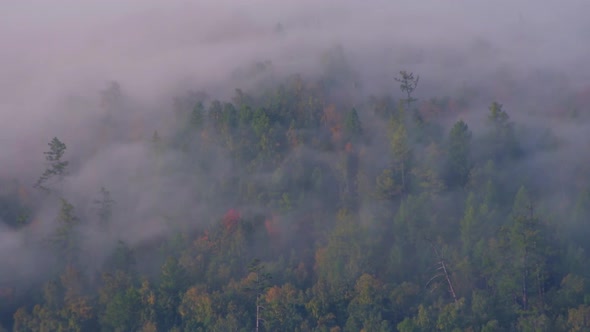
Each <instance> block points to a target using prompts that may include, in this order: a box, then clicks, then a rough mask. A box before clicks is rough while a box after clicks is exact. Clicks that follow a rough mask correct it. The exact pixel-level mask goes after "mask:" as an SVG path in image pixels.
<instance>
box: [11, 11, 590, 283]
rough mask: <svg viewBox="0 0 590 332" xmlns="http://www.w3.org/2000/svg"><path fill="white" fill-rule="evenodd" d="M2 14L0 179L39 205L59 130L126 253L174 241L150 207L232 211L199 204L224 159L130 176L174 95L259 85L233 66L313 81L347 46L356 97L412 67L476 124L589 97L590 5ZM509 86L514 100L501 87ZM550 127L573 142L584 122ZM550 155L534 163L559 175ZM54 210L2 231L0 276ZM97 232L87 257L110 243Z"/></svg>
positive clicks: (531, 116) (23, 262)
mask: <svg viewBox="0 0 590 332" xmlns="http://www.w3.org/2000/svg"><path fill="white" fill-rule="evenodd" d="M2 6H3V8H2V13H0V45H1V47H0V117H1V119H2V121H0V143H1V144H2V146H3V151H2V154H0V179H3V180H6V181H7V182H8V181H10V180H12V179H18V180H19V181H20V183H21V184H23V185H24V186H25V187H27V188H30V189H27V190H29V191H30V192H29V195H31V196H32V197H33V198H32V199H38V200H40V201H42V200H43V198H42V196H39V197H37V196H38V195H37V194H35V193H34V190H33V189H32V188H31V186H32V185H33V183H34V182H35V180H36V179H37V178H38V176H39V175H40V174H41V173H42V171H43V169H44V167H45V165H44V160H43V151H46V150H47V142H49V141H50V140H51V138H52V137H54V136H57V137H59V138H60V139H61V140H62V141H63V142H65V143H66V145H67V147H68V152H67V156H66V159H68V160H70V161H71V162H72V169H71V172H72V174H71V175H70V177H68V181H67V182H66V184H65V187H64V188H63V192H64V193H66V196H68V197H71V199H72V200H73V201H74V203H75V204H74V205H75V206H76V211H77V213H79V214H80V216H81V217H82V216H83V215H84V214H88V215H90V214H91V213H92V211H91V210H92V209H91V206H92V204H91V203H92V200H94V199H96V195H97V194H98V192H99V189H100V187H101V186H105V187H107V188H109V190H110V191H111V192H112V193H113V196H114V198H115V200H116V201H117V209H116V211H117V212H118V213H119V218H120V219H121V220H124V221H122V222H121V223H120V225H118V226H116V227H117V229H116V230H114V232H115V233H116V234H117V235H118V236H119V237H121V238H123V239H125V240H126V241H129V242H130V243H131V244H132V245H133V244H138V243H141V242H142V241H144V240H149V239H151V238H153V237H156V236H158V235H161V234H162V233H164V232H166V227H167V226H166V223H165V221H163V220H160V219H158V218H159V217H154V211H155V210H169V211H170V210H171V211H179V210H180V211H181V212H180V214H181V215H182V216H184V217H192V218H194V219H195V220H199V221H198V222H201V221H200V220H205V219H206V216H208V215H215V214H218V213H219V212H221V211H223V210H224V209H227V204H223V202H220V203H219V206H211V205H204V204H201V203H200V200H199V198H198V197H199V195H202V194H199V193H197V191H198V190H196V189H195V188H194V186H193V185H195V184H197V185H198V187H199V188H207V187H208V186H209V185H210V181H212V180H211V178H215V177H222V176H223V175H224V174H226V172H229V171H230V169H229V166H227V165H226V161H225V159H224V158H225V156H224V155H223V154H221V153H217V152H215V151H209V152H208V154H207V158H209V159H211V160H212V163H215V164H216V166H215V168H214V170H212V171H211V172H214V174H210V175H211V176H208V177H203V178H194V177H190V178H187V177H186V176H185V175H183V174H184V173H183V172H179V173H178V174H179V175H178V176H173V177H167V178H166V179H164V180H163V179H159V178H158V177H150V174H151V173H150V172H154V174H155V172H156V171H155V170H152V169H150V168H148V169H147V170H144V171H145V172H147V173H146V174H143V175H144V176H145V177H144V178H143V180H137V181H136V182H134V183H135V185H133V186H131V185H130V184H129V183H130V181H135V180H130V179H131V178H132V177H133V176H136V175H137V176H139V175H138V174H137V173H138V172H139V169H142V165H143V164H144V163H145V161H146V160H147V159H148V158H149V157H148V156H147V154H148V153H147V152H146V147H145V146H144V144H143V143H141V142H142V141H145V140H147V139H149V138H150V137H151V135H152V134H153V132H154V131H155V130H158V131H159V132H164V133H165V132H166V127H167V126H168V125H170V123H169V122H170V121H171V120H170V119H171V115H172V105H173V98H174V97H175V96H179V95H183V94H184V93H186V92H187V91H189V90H190V91H206V92H207V93H209V94H210V95H212V96H216V97H223V98H227V97H229V96H232V95H233V93H234V89H235V88H246V89H247V88H250V87H253V83H252V79H251V78H250V77H248V76H247V75H246V76H244V75H242V76H240V75H236V73H239V69H240V68H241V69H242V70H244V68H248V66H251V65H252V63H254V62H256V61H271V62H272V68H273V75H276V76H277V77H282V76H286V75H289V74H294V73H302V74H304V75H308V76H312V77H313V76H314V75H316V74H317V73H318V72H319V71H321V70H322V62H321V56H322V54H324V53H325V52H326V50H329V49H331V48H332V47H335V46H341V47H342V48H343V50H344V52H345V54H346V56H347V58H348V61H349V62H350V67H351V68H353V69H354V70H355V71H356V73H357V74H358V77H359V81H360V83H361V85H362V88H361V90H360V91H361V92H360V93H361V94H363V95H365V96H367V95H370V94H383V93H389V94H392V95H394V96H395V97H399V96H401V95H400V93H399V89H398V83H396V82H395V81H394V77H395V75H396V73H398V72H399V71H400V70H408V71H412V72H414V73H417V74H419V75H420V77H421V81H420V86H419V88H418V90H417V91H416V97H417V98H426V99H427V98H430V97H431V96H444V95H461V94H463V93H466V91H477V92H478V96H479V97H478V98H479V100H478V101H477V102H476V103H474V104H473V105H474V106H473V107H474V110H473V113H472V114H471V115H467V116H468V117H469V118H470V119H472V120H473V121H478V119H480V120H481V117H482V116H484V115H485V110H486V107H487V105H489V103H490V102H491V101H493V100H497V99H499V100H498V101H499V102H501V103H503V104H505V106H506V107H507V108H508V110H509V112H510V115H511V116H512V117H513V118H515V119H525V120H527V121H531V123H543V122H545V121H549V120H548V118H545V117H543V116H541V115H542V114H544V113H543V111H549V110H551V109H552V108H553V107H555V106H556V105H555V104H556V103H557V102H558V101H559V100H560V98H565V97H566V96H568V95H569V94H572V93H575V92H577V91H583V90H584V89H587V88H588V83H587V82H588V79H589V78H590V70H589V69H590V68H589V65H590V64H589V63H588V61H587V59H588V58H589V56H590V47H589V46H588V45H590V43H588V40H589V39H590V23H589V21H588V20H587V13H588V12H590V2H588V1H583V0H579V1H576V0H571V1H566V2H559V3H558V2H553V1H532V0H526V1H524V0H521V1H508V0H501V1H493V2H492V1H468V0H457V1H449V2H446V1H434V0H429V1H411V0H397V1H385V0H381V1H371V2H361V1H351V0H345V1H336V0H329V1H320V2H318V1H310V0H303V1H301V0H297V1H295V0H283V1H270V0H251V1H247V2H240V1H229V0H223V1H220V0H216V1H211V0H206V1H155V0H150V1H114V0H109V1H92V2H80V1H65V0H56V1H14V0H8V1H4V2H3V4H2ZM279 27H280V28H279ZM113 81H116V82H118V84H119V85H120V87H121V91H122V93H123V95H124V100H125V101H124V103H123V104H120V105H119V106H120V108H119V109H117V110H109V109H108V107H104V105H102V106H101V97H100V96H101V94H100V92H101V91H105V90H106V89H107V88H108V87H109V84H110V82H113ZM506 86H507V87H508V90H511V91H517V92H518V93H506V92H505V91H504V90H503V89H502V87H506ZM509 92H510V91H509ZM109 112H111V113H112V115H113V116H114V117H115V118H116V119H119V120H120V123H121V125H120V127H117V126H115V125H113V127H112V128H111V129H112V130H111V133H110V135H112V136H111V137H109V138H107V139H105V140H103V141H101V140H100V139H99V138H100V137H101V136H100V135H101V133H100V132H99V129H97V125H96V123H97V121H102V120H103V119H104V117H105V116H106V115H107V113H109ZM535 114H536V115H535ZM134 119H135V120H136V119H141V121H140V122H141V123H140V124H139V125H137V124H136V127H134V128H135V129H134V130H137V131H138V133H136V134H133V133H121V132H118V131H127V130H129V129H128V128H126V125H128V124H130V125H131V126H133V123H134V122H133V121H135V120H134ZM476 125H477V124H474V126H476ZM470 126H471V123H470ZM137 128H139V129H137ZM554 129H555V131H556V132H558V133H562V135H563V136H564V137H566V136H565V135H569V136H573V139H574V140H575V139H576V137H577V135H580V134H579V133H583V132H584V130H585V129H586V127H585V125H584V124H578V125H573V126H572V125H569V126H568V127H566V126H557V125H556V127H555V128H554ZM130 131H131V130H130ZM117 135H119V136H121V137H124V138H125V139H117V138H116V137H117ZM134 135H135V138H134V139H130V136H134ZM560 155H562V157H563V158H567V157H568V156H571V151H565V150H564V151H562V152H561V154H560ZM324 157H325V158H330V157H331V156H324ZM179 158H181V157H179V156H178V155H175V154H174V153H171V154H169V155H166V156H165V157H164V160H165V161H164V162H163V163H164V164H166V165H173V166H172V167H174V166H176V164H177V163H180V162H178V160H179ZM545 159H546V157H544V156H540V157H537V159H535V162H537V161H539V160H540V161H539V162H541V163H542V164H543V165H547V167H549V166H550V165H551V167H553V162H551V161H549V160H545ZM543 160H545V161H543ZM525 166H526V165H525ZM542 170H543V168H541V171H542ZM213 175H215V176H213ZM146 179H147V180H146ZM189 184H190V185H189ZM155 188H156V189H157V190H156V189H155ZM172 191H173V193H172ZM39 204H40V206H45V205H47V206H51V204H49V203H47V204H43V203H39ZM53 206H54V204H53ZM55 214H56V211H55V208H50V207H43V208H40V209H39V210H38V212H37V213H36V215H35V216H34V219H35V220H37V222H36V223H34V224H33V225H36V226H35V227H36V228H34V230H31V229H29V228H33V226H31V227H29V228H25V229H24V230H21V231H18V232H17V231H15V230H8V229H4V228H0V266H2V267H3V268H6V267H8V268H6V271H8V270H10V271H14V275H8V276H6V275H7V274H10V273H4V272H5V271H2V272H3V273H2V275H3V278H5V279H7V280H11V279H16V278H17V275H18V276H21V274H23V273H24V275H27V274H34V273H35V271H36V269H38V266H35V265H34V264H31V262H32V261H34V260H35V258H33V257H38V254H39V252H38V251H35V249H32V248H34V247H31V246H29V245H27V244H26V242H25V240H24V236H23V234H24V233H25V232H27V231H30V232H40V233H42V234H45V233H46V232H48V231H50V230H51V229H52V227H53V223H54V220H55ZM198 222H197V223H198ZM191 223H192V222H191ZM203 223H205V221H203ZM192 224H194V223H192ZM39 225H42V226H39ZM88 232H89V233H88V235H89V238H90V239H91V240H89V241H88V247H89V248H91V251H101V250H99V249H102V248H105V246H106V247H107V248H108V247H109V246H110V245H111V243H113V242H112V241H111V240H113V239H105V238H104V237H102V236H99V235H93V233H92V231H88ZM102 251H105V252H107V251H108V250H102ZM16 252H21V253H23V255H24V257H25V258H24V259H17V257H15V253H16ZM104 255H106V253H105V254H104ZM18 258H20V257H18Z"/></svg>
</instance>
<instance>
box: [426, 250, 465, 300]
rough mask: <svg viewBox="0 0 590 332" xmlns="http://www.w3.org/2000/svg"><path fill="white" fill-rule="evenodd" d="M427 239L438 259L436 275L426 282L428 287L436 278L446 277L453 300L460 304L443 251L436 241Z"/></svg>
mask: <svg viewBox="0 0 590 332" xmlns="http://www.w3.org/2000/svg"><path fill="white" fill-rule="evenodd" d="M427 241H428V242H429V243H430V246H431V247H432V250H433V251H434V254H435V255H436V258H437V259H438V261H437V263H436V267H437V268H436V274H435V275H434V277H432V278H430V280H428V282H427V283H426V287H428V285H430V283H431V282H433V281H435V280H436V279H439V278H444V280H445V281H446V283H447V286H448V288H449V293H450V294H451V296H452V297H453V301H454V302H455V304H458V302H459V301H458V300H457V294H456V293H455V288H454V287H453V282H452V281H451V276H450V274H449V269H448V267H447V264H446V262H445V259H444V257H443V255H442V253H441V251H440V250H438V249H437V248H436V246H435V245H434V243H433V242H432V241H430V240H427Z"/></svg>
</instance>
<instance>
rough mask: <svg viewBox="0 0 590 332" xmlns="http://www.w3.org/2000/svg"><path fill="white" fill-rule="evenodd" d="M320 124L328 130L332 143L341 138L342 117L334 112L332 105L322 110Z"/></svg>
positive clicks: (334, 108)
mask: <svg viewBox="0 0 590 332" xmlns="http://www.w3.org/2000/svg"><path fill="white" fill-rule="evenodd" d="M322 122H323V123H324V125H325V126H326V127H328V128H329V129H330V132H331V133H332V140H333V141H334V142H337V141H339V140H340V139H341V138H342V117H341V116H340V114H338V112H336V106H335V105H334V104H330V105H328V106H327V107H326V108H324V114H323V115H322Z"/></svg>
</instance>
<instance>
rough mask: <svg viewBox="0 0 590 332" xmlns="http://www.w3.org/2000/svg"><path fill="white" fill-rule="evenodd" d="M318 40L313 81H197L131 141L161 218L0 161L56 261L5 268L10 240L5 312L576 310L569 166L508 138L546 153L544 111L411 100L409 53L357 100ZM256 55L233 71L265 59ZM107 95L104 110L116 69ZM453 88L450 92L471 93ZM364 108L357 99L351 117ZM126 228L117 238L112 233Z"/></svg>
mask: <svg viewBox="0 0 590 332" xmlns="http://www.w3.org/2000/svg"><path fill="white" fill-rule="evenodd" d="M323 60H324V62H323V67H322V69H323V70H324V77H322V78H321V79H319V80H318V81H308V80H304V79H303V78H302V77H301V76H293V77H291V78H289V79H287V80H286V81H283V82H274V81H273V82H272V84H268V85H266V86H267V87H266V88H264V89H263V91H262V92H260V93H253V92H245V91H242V90H239V89H238V90H236V93H235V96H234V97H233V98H232V99H231V100H229V101H227V100H213V101H210V102H209V101H207V100H206V98H204V97H201V96H196V95H192V94H191V95H189V96H188V97H185V98H183V99H180V100H176V101H175V104H174V111H175V112H176V113H177V117H176V121H173V125H171V126H168V124H169V123H167V126H166V127H165V129H166V135H165V136H160V134H159V133H158V132H154V135H153V137H151V140H150V137H148V138H147V139H146V142H145V143H146V146H148V147H150V152H151V154H150V157H149V158H148V159H147V160H145V161H144V162H145V164H146V169H147V170H142V171H141V175H140V177H139V178H141V179H142V180H150V181H151V180H154V182H153V184H154V185H153V186H152V187H149V186H138V189H142V190H145V191H146V193H147V194H148V195H149V197H150V198H152V197H153V198H154V199H153V200H151V199H150V200H149V202H155V203H154V204H153V205H154V206H153V208H154V210H157V211H155V212H153V213H150V214H149V215H148V217H149V218H165V219H166V222H167V225H168V226H169V227H170V229H172V231H171V233H167V234H161V233H158V234H157V235H158V236H154V237H153V238H149V239H146V238H145V237H144V235H143V234H144V232H143V229H142V232H140V233H141V234H135V233H126V234H114V230H121V229H122V228H123V227H125V225H131V224H134V223H128V224H127V223H124V222H126V221H124V220H121V218H120V217H119V216H117V215H115V214H114V212H115V210H114V208H115V202H114V199H113V196H115V195H111V192H109V191H108V190H107V189H105V188H101V190H100V193H99V197H98V199H97V200H95V201H94V203H95V205H94V210H89V211H86V210H84V208H85V207H86V204H87V203H88V202H92V201H93V198H92V197H90V198H89V197H86V196H85V195H84V191H83V187H81V188H73V189H71V190H72V191H69V192H68V193H69V194H72V193H74V194H76V195H79V196H76V197H73V199H72V200H66V199H65V198H60V199H59V200H58V201H56V197H55V196H54V195H52V196H44V195H40V196H35V195H33V196H32V197H29V195H28V193H27V192H26V191H25V190H21V186H19V185H18V182H15V183H13V184H10V183H9V181H10V180H8V179H0V180H1V181H0V184H2V185H1V186H0V197H1V199H0V218H2V222H3V223H7V224H9V225H11V226H13V227H17V226H15V223H16V222H17V220H18V219H19V216H23V218H22V219H23V220H25V221H26V222H24V223H23V225H20V226H18V227H22V228H21V229H22V230H23V233H18V234H19V236H20V235H21V234H22V237H18V240H19V241H20V239H21V238H22V240H23V243H26V245H27V246H30V248H33V249H34V248H36V247H40V246H38V244H37V243H35V239H36V236H37V234H46V233H44V232H49V231H51V236H50V243H51V245H52V247H51V248H52V249H54V250H55V254H56V256H57V261H58V264H54V266H53V268H52V269H51V271H40V272H39V275H38V276H36V278H34V279H35V283H37V282H38V284H35V283H32V284H26V281H23V282H17V281H12V280H11V277H14V276H15V275H13V274H11V271H10V268H11V267H12V266H27V267H28V265H27V263H28V262H21V261H19V259H23V258H22V257H27V255H28V249H27V250H25V251H23V252H15V253H10V255H8V254H7V255H8V256H6V257H9V256H10V257H12V260H6V262H7V263H6V264H7V265H6V267H4V268H5V269H4V270H3V274H2V276H1V278H0V318H1V320H0V321H1V322H2V324H3V325H5V326H7V327H11V328H12V330H14V331H144V332H148V331H252V330H254V329H255V328H256V323H258V325H259V331H329V332H335V331H392V330H395V329H397V330H399V331H515V330H519V331H586V330H588V329H589V326H588V317H589V316H590V309H589V308H588V305H589V304H590V296H588V295H587V294H588V290H589V288H588V286H589V285H590V284H589V283H588V275H589V273H590V268H589V267H588V264H587V260H588V254H587V253H588V250H590V245H589V243H588V241H587V238H588V234H589V229H590V228H589V227H587V219H588V215H589V214H590V209H589V208H588V205H589V204H590V195H589V194H588V190H587V189H588V185H587V182H588V180H589V179H590V177H588V172H586V171H585V170H584V167H580V170H578V171H576V173H575V174H571V177H570V176H569V175H570V174H568V176H563V177H555V178H556V179H557V180H555V181H553V177H552V176H548V175H546V174H543V175H542V177H540V178H539V175H537V174H535V173H536V172H529V170H530V169H531V168H529V167H528V166H529V164H522V163H520V162H521V160H519V157H521V156H523V154H522V153H524V150H522V149H523V146H525V143H526V146H527V151H526V152H527V153H530V154H531V155H533V154H536V153H538V154H537V156H539V159H538V160H542V159H544V158H545V157H547V158H549V157H548V156H553V155H552V154H551V153H553V152H554V151H555V150H554V149H556V148H557V147H559V146H560V145H556V144H554V143H551V142H552V141H553V140H552V139H551V140H548V143H543V144H533V143H530V142H533V141H534V139H536V138H539V137H545V136H544V135H546V134H545V129H539V130H537V131H535V130H530V131H522V130H521V128H520V127H519V126H517V124H516V123H514V122H513V121H512V120H511V119H510V117H509V116H508V114H507V113H506V112H505V111H504V110H503V108H502V105H500V104H498V103H492V105H491V106H490V109H489V114H488V118H487V125H488V126H487V127H484V128H483V129H481V128H480V127H479V126H478V125H477V123H474V125H473V126H471V124H470V126H468V125H467V123H465V122H464V121H462V120H459V121H456V119H457V116H456V115H457V113H456V112H457V107H456V105H455V106H453V105H452V104H453V103H454V102H455V100H454V99H453V98H444V99H440V98H438V99H432V100H431V102H429V103H424V105H422V104H421V105H419V107H416V104H413V103H414V102H415V101H416V99H415V98H414V96H413V93H414V91H415V89H416V87H417V85H418V81H419V78H418V77H417V76H416V77H415V76H414V74H412V73H408V72H405V71H402V72H401V73H400V77H398V78H397V81H398V82H399V83H400V88H401V90H402V92H403V93H404V94H405V96H404V97H405V98H404V99H401V100H397V101H394V100H393V99H392V98H391V96H381V97H375V98H372V99H371V100H369V101H363V100H356V99H355V100H354V103H353V102H352V101H351V100H349V99H348V97H351V94H350V93H351V91H353V92H354V89H355V88H356V87H354V80H355V75H354V71H352V70H351V69H350V68H349V63H348V62H347V59H346V57H345V54H344V53H343V50H342V49H340V48H334V49H331V50H330V51H329V52H328V53H327V54H326V56H325V58H324V59H323ZM254 67H255V68H254V70H252V72H251V73H246V74H248V75H250V76H252V77H254V76H256V75H257V70H258V71H267V70H268V69H270V64H266V63H263V64H258V65H255V66H254ZM250 76H248V77H250ZM275 83H276V84H275ZM349 94H350V95H349ZM343 95H344V96H345V97H344V98H341V96H343ZM335 96H336V97H335ZM355 98H356V96H355ZM103 99H104V102H105V104H107V105H105V107H107V108H108V109H109V112H110V113H111V115H113V114H115V113H116V112H115V111H116V109H117V107H118V105H120V104H121V99H122V95H121V92H120V90H119V88H118V86H117V87H113V88H112V89H111V90H110V92H109V93H106V94H105V96H103ZM350 99H352V98H350ZM460 103H461V111H463V110H464V109H463V108H465V109H466V107H465V105H468V104H466V103H464V102H463V101H461V102H460ZM353 105H354V106H353ZM357 107H358V108H357ZM428 108H432V109H428ZM360 110H363V111H364V110H369V111H368V112H363V114H360V115H362V119H363V121H362V122H361V120H360V118H361V116H359V113H358V112H359V111H360ZM406 112H408V113H407V114H408V115H406ZM452 112H455V113H452ZM462 115H463V114H462ZM468 118H472V117H470V116H468ZM110 120H111V121H115V117H114V116H111V119H110ZM453 121H456V122H454V123H453ZM472 130H474V132H473V133H472ZM445 132H446V133H447V135H445ZM531 132H532V133H531ZM554 132H555V133H557V132H559V131H554ZM521 144H522V145H521ZM49 145H50V151H49V152H46V153H45V156H46V161H47V162H48V164H49V165H48V168H47V170H46V171H45V172H44V173H43V175H42V176H41V178H40V179H39V180H38V181H37V183H36V187H37V188H40V189H44V190H50V191H52V190H53V191H54V192H55V191H57V190H56V188H55V187H53V186H54V185H55V184H56V183H58V182H59V180H61V179H62V178H64V177H65V176H66V175H67V174H68V172H67V168H68V167H73V166H76V165H77V164H78V162H76V163H75V164H72V165H71V166H70V165H69V164H68V162H67V161H63V157H64V155H65V151H66V146H65V144H63V143H62V142H61V141H59V140H58V139H57V138H54V139H53V140H52V141H51V143H50V144H49ZM164 155H166V156H168V155H169V156H178V158H174V160H170V159H173V158H163V156H164ZM84 156H85V155H84V154H81V157H84ZM77 161H78V160H77ZM568 162H569V161H568ZM559 163H560V165H563V166H564V167H565V165H566V164H567V163H564V162H563V161H561V162H559ZM523 165H525V166H526V167H523ZM73 171H74V172H75V173H76V174H81V175H82V174H86V173H85V172H78V170H73ZM549 175H552V174H549ZM139 178H138V179H139ZM89 181H90V180H89ZM558 181H563V183H560V185H559V188H560V190H555V191H553V189H555V188H556V187H554V186H553V182H558ZM90 182H92V181H90ZM7 183H8V184H7ZM81 183H82V182H81ZM147 183H149V184H152V182H147ZM165 183H166V184H167V183H172V184H177V185H169V187H166V186H163V185H162V184H165ZM5 184H6V185H5ZM134 184H137V182H135V183H134ZM163 187H166V188H163ZM548 189H549V190H548ZM68 190H70V189H69V188H68ZM60 194H62V193H60ZM63 194H64V195H65V193H63ZM142 194H144V192H142ZM58 197H59V196H58ZM117 197H118V195H117ZM121 197H124V196H121ZM68 198H71V197H70V196H69V197H68ZM177 201H178V202H180V203H179V204H178V205H176V204H171V205H168V204H167V203H170V202H172V203H176V202H177ZM142 202H143V201H142ZM55 203H57V205H53V206H52V205H51V204H55ZM161 203H164V204H161ZM74 204H75V205H76V208H74ZM52 208H53V209H54V210H52ZM134 209H135V205H134V204H131V203H127V202H126V201H124V200H122V201H117V211H119V210H121V211H126V213H125V216H126V217H129V218H136V216H134V215H133V212H134ZM47 211H57V218H56V223H54V224H51V223H49V222H45V218H47V216H48V215H49V214H48V212H47ZM203 211H205V212H206V213H203ZM210 211H216V212H213V213H210ZM220 211H228V212H227V213H226V214H225V215H223V214H222V212H220ZM25 212H26V213H25ZM150 212H152V211H150ZM96 219H98V221H99V223H100V228H101V229H102V230H103V231H102V232H100V233H93V232H96V225H94V224H93V222H92V221H93V220H96ZM134 221H135V220H134ZM150 221H151V220H150ZM46 225H49V226H50V228H45V226H46ZM145 225H146V226H145V227H146V228H147V227H151V223H149V222H148V221H146V224H145ZM181 226H182V227H181ZM140 227H143V225H142V226H140ZM147 233H150V234H152V233H151V232H147ZM93 234H99V235H97V236H99V239H100V240H103V239H104V243H105V244H104V247H102V246H101V247H100V248H101V251H102V250H103V248H104V250H105V251H104V252H89V250H88V248H91V247H92V246H94V245H96V243H95V241H92V243H89V244H90V245H88V246H87V243H86V241H85V240H87V239H88V238H87V237H85V236H93ZM123 235H126V236H129V237H125V238H126V239H128V241H126V242H123V241H118V242H116V244H115V242H114V240H116V239H117V238H119V237H121V238H123ZM130 235H132V236H130ZM160 235H162V236H160ZM7 238H8V237H7ZM10 240H13V238H10ZM10 240H7V241H10ZM15 241H16V240H15ZM110 242H112V247H109V243H110ZM27 248H29V247H27ZM433 249H434V250H433ZM107 250H108V251H107ZM433 251H434V252H433ZM51 253H53V252H51ZM271 276H272V278H271ZM25 286H26V287H25ZM28 286H30V287H28ZM29 289H30V290H29Z"/></svg>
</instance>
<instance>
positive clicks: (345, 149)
mask: <svg viewBox="0 0 590 332" xmlns="http://www.w3.org/2000/svg"><path fill="white" fill-rule="evenodd" d="M353 149H354V148H353V146H352V143H350V142H348V143H346V145H345V146H344V151H346V152H347V153H351V152H353Z"/></svg>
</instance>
